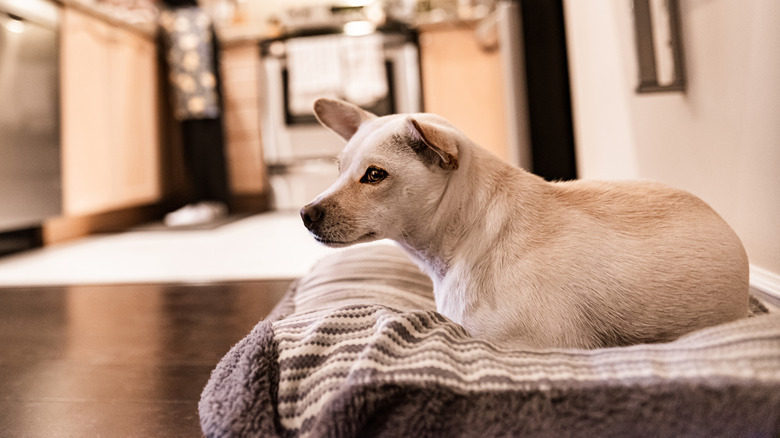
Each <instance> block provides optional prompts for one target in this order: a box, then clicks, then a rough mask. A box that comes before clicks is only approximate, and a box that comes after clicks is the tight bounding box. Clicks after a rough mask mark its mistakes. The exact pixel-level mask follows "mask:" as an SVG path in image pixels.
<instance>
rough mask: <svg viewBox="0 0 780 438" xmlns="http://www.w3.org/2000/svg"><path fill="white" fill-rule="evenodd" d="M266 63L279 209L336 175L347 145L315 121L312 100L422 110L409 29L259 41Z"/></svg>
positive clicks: (269, 142)
mask: <svg viewBox="0 0 780 438" xmlns="http://www.w3.org/2000/svg"><path fill="white" fill-rule="evenodd" d="M261 58H262V69H261V72H262V73H261V75H262V78H261V84H262V86H261V90H262V91H261V111H260V112H261V122H262V137H263V151H264V152H263V154H264V159H265V163H266V165H267V166H268V175H269V182H270V186H271V191H272V195H273V204H274V206H275V208H276V209H278V210H298V209H300V208H301V207H302V206H303V205H305V204H306V203H307V202H309V201H311V200H312V199H314V197H316V196H317V195H318V194H319V193H321V192H322V191H323V190H325V189H326V188H328V187H329V186H330V185H331V184H332V183H333V182H334V181H335V180H336V178H337V176H338V169H337V166H336V163H335V157H336V156H337V155H338V153H339V152H340V151H341V149H342V148H343V147H344V140H343V139H342V138H341V137H339V136H337V135H336V134H334V133H333V132H331V131H329V130H328V129H326V128H324V127H322V126H321V125H320V124H319V123H318V122H317V120H316V118H315V117H314V114H313V112H312V109H311V103H312V101H313V100H314V99H315V98H317V97H338V98H341V99H344V100H347V101H351V102H352V103H355V104H357V105H359V106H361V107H363V108H365V109H366V110H368V111H371V112H373V113H375V114H377V115H380V116H381V115H387V114H394V113H414V112H420V111H421V110H422V94H421V90H420V66H419V52H418V45H417V38H416V34H415V33H414V32H413V31H412V30H409V29H408V28H403V27H402V28H398V29H390V28H388V29H380V30H377V31H374V32H372V33H370V34H367V35H362V36H351V35H348V34H345V33H342V32H309V33H306V34H305V35H302V34H292V35H287V36H283V37H280V38H275V39H270V40H265V41H262V42H261ZM345 65H346V66H347V67H346V68H345Z"/></svg>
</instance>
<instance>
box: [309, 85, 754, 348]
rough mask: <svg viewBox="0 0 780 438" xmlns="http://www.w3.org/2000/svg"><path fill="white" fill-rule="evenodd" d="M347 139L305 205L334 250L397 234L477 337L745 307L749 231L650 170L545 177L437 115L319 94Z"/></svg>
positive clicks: (619, 336) (630, 339)
mask: <svg viewBox="0 0 780 438" xmlns="http://www.w3.org/2000/svg"><path fill="white" fill-rule="evenodd" d="M315 113H316V115H317V117H318V119H319V120H320V122H321V123H322V124H324V125H325V126H327V127H329V128H330V129H332V130H333V131H335V132H336V133H338V134H339V135H341V136H342V137H343V138H345V139H346V140H348V143H347V145H346V146H345V148H344V151H343V152H342V153H341V156H340V158H339V166H340V176H339V179H338V180H337V181H336V182H335V183H334V184H333V186H332V187H330V188H329V189H328V190H327V191H325V192H324V193H322V194H321V195H320V196H319V197H318V198H317V199H316V200H314V201H313V202H312V203H310V204H308V205H307V206H306V207H304V208H303V209H302V210H301V216H302V218H303V221H304V223H305V225H306V227H307V228H308V229H309V230H310V231H311V232H312V234H313V235H314V237H315V238H316V239H317V240H318V241H320V242H322V243H324V244H326V245H330V246H335V247H337V246H346V245H351V244H354V243H358V242H366V241H370V240H375V239H380V238H389V239H392V240H395V241H396V242H398V243H399V244H400V245H401V247H403V248H404V249H405V250H406V251H407V252H408V253H409V254H410V255H411V256H412V258H413V259H415V260H416V261H417V263H418V264H419V265H420V266H421V268H422V269H423V270H424V271H425V272H426V273H427V274H428V275H429V276H430V277H431V279H432V280H433V284H434V295H435V298H436V306H437V309H438V311H439V312H440V313H442V314H444V315H445V316H447V317H449V318H450V319H452V320H453V321H455V322H457V323H459V324H461V325H463V327H465V328H466V329H467V330H468V331H469V332H470V333H471V334H472V335H473V336H475V337H480V338H485V339H490V340H493V341H496V342H499V343H505V344H514V345H523V346H531V347H577V348H595V347H606V346H617V345H628V344H636V343H644V342H663V341H670V340H673V339H675V338H677V337H679V336H680V335H682V334H685V333H687V332H690V331H693V330H696V329H699V328H702V327H707V326H711V325H715V324H719V323H722V322H726V321H731V320H734V319H737V318H742V317H745V316H746V315H747V304H748V261H747V256H746V254H745V250H744V248H743V247H742V244H741V243H740V240H739V238H738V237H737V236H736V234H735V233H734V232H733V231H732V230H731V228H730V227H729V226H728V225H727V224H726V223H725V222H724V221H723V219H721V218H720V217H719V216H718V215H717V213H715V212H714V211H713V210H712V209H711V208H710V207H709V206H708V205H707V204H705V203H704V202H703V201H701V200H700V199H698V198H696V197H695V196H693V195H691V194H689V193H686V192H683V191H680V190H675V189H672V188H669V187H666V186H664V185H661V184H657V183H650V182H611V183H608V182H590V181H572V182H562V183H548V182H546V181H544V180H543V179H541V178H539V177H538V176H535V175H533V174H530V173H528V172H525V171H523V170H521V169H519V168H516V167H513V166H511V165H509V164H507V163H505V162H504V161H502V160H500V159H499V158H497V157H495V156H493V155H491V154H490V153H489V152H488V151H486V150H485V149H482V148H481V147H479V146H477V145H476V144H474V143H473V142H472V141H470V140H469V139H468V138H466V137H465V136H464V135H463V134H462V133H461V132H460V131H458V130H457V129H456V128H455V127H453V126H452V125H450V124H449V123H448V122H447V121H446V120H444V119H443V118H441V117H439V116H436V115H432V114H414V115H391V116H386V117H380V118H377V117H376V116H374V115H373V114H370V113H368V112H366V111H363V110H362V109H360V108H358V107H356V106H354V105H351V104H349V103H346V102H343V101H337V100H326V99H320V100H318V101H317V102H316V103H315Z"/></svg>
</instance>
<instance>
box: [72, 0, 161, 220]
mask: <svg viewBox="0 0 780 438" xmlns="http://www.w3.org/2000/svg"><path fill="white" fill-rule="evenodd" d="M61 48H62V54H61V78H62V79H61V81H62V82H61V89H62V100H61V105H62V166H63V169H62V172H63V211H64V215H65V216H80V215H88V214H94V213H101V212H106V211H110V210H116V209H120V208H126V207H132V206H136V205H142V204H147V203H153V202H157V201H158V200H159V199H160V195H161V193H160V169H159V167H160V164H159V150H160V141H159V125H158V87H157V57H156V49H155V45H154V42H153V41H152V39H151V38H150V37H148V36H145V35H142V34H140V33H138V32H134V31H132V30H129V29H124V28H120V27H116V26H112V25H110V24H108V23H106V22H104V21H102V20H100V19H97V18H94V17H92V16H89V15H87V14H84V13H82V12H79V11H75V10H72V9H69V8H65V9H64V12H63V16H62V40H61Z"/></svg>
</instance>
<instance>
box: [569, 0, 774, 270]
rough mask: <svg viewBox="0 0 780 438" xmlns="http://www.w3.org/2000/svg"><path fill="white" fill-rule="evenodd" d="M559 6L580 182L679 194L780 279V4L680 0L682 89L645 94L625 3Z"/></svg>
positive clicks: (604, 0) (603, 0) (598, 0)
mask: <svg viewBox="0 0 780 438" xmlns="http://www.w3.org/2000/svg"><path fill="white" fill-rule="evenodd" d="M564 4H565V13H566V30H567V34H568V35H567V38H568V45H569V57H570V64H571V65H570V68H571V77H572V79H571V81H572V97H573V105H574V117H575V136H576V143H577V159H578V161H579V162H578V167H579V168H578V170H579V174H580V176H581V177H583V178H598V179H627V178H632V179H633V178H644V179H654V180H658V181H662V182H665V183H668V184H670V185H673V186H676V187H679V188H682V189H685V190H688V191H690V192H692V193H694V194H696V195H697V196H699V197H701V198H702V199H704V200H705V201H707V202H708V203H709V204H710V205H711V206H712V207H713V208H714V209H715V210H717V211H718V212H719V213H720V214H721V216H723V218H724V219H725V220H726V221H727V222H728V223H729V224H730V225H731V226H732V227H733V228H734V229H735V230H736V231H737V233H738V234H739V236H740V238H741V239H742V242H743V243H744V245H745V248H746V249H747V252H748V255H749V257H750V261H751V264H753V265H754V266H757V267H760V268H763V269H765V270H769V271H772V272H774V273H780V26H778V23H780V1H777V0H749V1H745V0H682V1H680V6H681V18H682V34H683V44H684V46H685V62H686V69H687V79H688V90H687V92H686V93H684V94H683V93H659V94H643V95H639V94H635V92H634V90H635V88H636V85H637V78H638V74H637V67H636V53H635V48H634V33H633V32H634V31H633V18H632V11H631V2H629V1H614V0H565V2H564Z"/></svg>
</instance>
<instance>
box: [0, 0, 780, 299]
mask: <svg viewBox="0 0 780 438" xmlns="http://www.w3.org/2000/svg"><path fill="white" fill-rule="evenodd" d="M191 7H198V8H199V11H202V12H203V13H204V14H205V17H207V19H208V21H203V22H202V23H201V22H200V21H197V20H196V21H193V23H195V22H198V23H201V24H203V26H204V27H203V28H202V29H201V33H200V34H199V35H200V36H199V38H201V37H202V39H200V40H197V39H195V40H188V39H186V38H185V39H182V40H175V37H172V36H171V35H173V34H175V33H176V32H183V31H184V30H186V29H187V26H188V24H187V23H184V22H181V21H180V20H179V18H176V17H178V16H175V17H174V18H171V19H169V20H168V22H167V23H168V25H167V27H166V24H165V23H166V18H165V11H169V12H170V11H176V10H181V9H182V8H191ZM199 20H200V19H199ZM778 21H780V4H779V3H778V2H777V1H775V0H754V1H750V2H744V1H741V0H680V1H679V2H678V1H674V0H634V1H630V0H621V1H614V0H522V1H509V0H384V1H381V0H374V1H371V0H344V1H339V0H317V1H315V0H295V1H284V2H282V1H266V0H201V1H200V2H197V3H196V2H194V1H193V2H186V1H179V2H177V1H166V2H163V1H153V0H0V102H1V103H2V105H0V253H1V254H4V257H0V284H3V285H18V284H62V283H68V282H76V283H84V282H90V281H91V282H133V281H187V280H191V281H214V280H230V279H248V278H294V277H296V276H299V275H301V273H302V272H305V270H306V269H307V268H308V266H309V265H310V263H311V262H312V261H313V260H315V259H316V258H317V257H319V256H320V255H322V254H325V253H327V251H326V250H325V249H324V248H321V247H318V246H316V245H315V244H314V243H313V242H312V240H311V239H310V238H309V237H308V236H307V235H306V233H305V230H303V227H302V226H301V225H300V222H299V221H300V219H299V218H298V217H297V211H298V209H299V208H300V207H301V206H302V205H304V204H305V203H306V202H308V201H309V200H311V199H312V198H313V197H314V196H316V194H318V193H319V192H320V191H321V190H323V189H324V188H325V187H327V186H328V185H329V184H330V183H331V182H332V181H333V180H334V179H335V175H336V169H335V165H334V162H333V157H334V156H335V154H336V153H338V151H339V150H340V149H341V147H342V146H343V143H342V141H341V140H340V139H339V138H338V137H336V136H335V135H333V134H332V133H330V132H328V131H326V130H325V129H323V128H321V127H320V126H319V125H318V124H317V123H316V120H315V119H314V118H313V115H312V113H311V110H310V107H311V102H312V101H313V100H314V99H315V98H316V97H320V96H331V97H339V98H344V99H347V100H350V101H352V102H354V103H356V104H359V105H361V106H363V107H365V108H367V109H370V110H371V111H374V112H376V113H378V114H388V113H395V112H421V111H425V112H434V113H439V114H441V115H443V116H445V117H447V118H448V119H450V120H451V121H452V122H453V123H454V124H455V125H457V126H459V127H461V128H462V130H463V131H464V132H465V133H466V134H467V135H468V136H470V137H471V138H472V139H474V140H475V141H476V142H477V143H479V144H481V145H482V146H484V147H486V148H488V149H490V150H491V151H493V152H494V153H495V154H497V155H498V156H500V157H501V158H503V159H505V160H507V161H509V162H511V163H513V164H516V165H518V166H521V167H523V168H526V169H528V170H530V171H532V172H535V173H537V174H539V175H541V176H543V177H545V178H547V179H549V180H565V179H573V178H588V179H652V180H658V181H662V182H664V183H667V184H669V185H672V186H675V187H678V188H682V189H685V190H688V191H690V192H692V193H694V194H695V195H697V196H699V197H701V198H703V199H704V200H705V201H707V202H708V203H709V204H710V205H712V207H713V208H714V209H715V210H716V211H718V212H719V213H720V214H721V215H722V216H723V217H724V218H725V219H726V221H727V222H728V223H729V224H730V225H731V226H732V227H733V228H734V229H735V230H736V231H737V233H738V234H739V236H740V237H741V239H742V241H743V243H744V244H745V247H746V248H747V251H748V254H749V257H750V260H751V265H752V274H753V279H754V280H753V281H754V284H758V283H761V284H764V285H769V286H765V288H768V289H772V290H775V291H777V288H778V285H779V284H780V280H778V279H779V278H780V277H779V276H778V273H780V226H778V225H780V221H779V220H778V217H780V171H778V170H779V169H780V123H778V120H780V80H778V78H780V56H778V48H780V28H778V27H777V26H776V23H777V22H778ZM165 29H167V31H166V30H165ZM204 29H205V30H204ZM176 41H179V43H176ZM204 41H205V42H206V43H203V42H204ZM201 43H203V44H201ZM175 44H181V47H183V48H184V49H185V55H186V54H187V53H190V52H186V50H190V51H191V52H192V53H195V54H196V55H197V56H196V57H195V55H192V56H191V57H190V58H187V57H186V56H185V58H184V61H183V62H184V63H185V64H183V65H185V66H186V63H187V62H190V63H192V66H195V65H196V64H198V62H199V61H202V62H201V63H200V64H198V65H200V67H198V68H206V70H204V71H203V72H200V71H199V72H200V73H199V76H197V77H195V79H196V82H194V83H195V84H196V85H197V86H198V87H200V86H203V87H212V88H214V89H215V90H216V93H217V94H215V95H210V96H211V97H210V98H211V99H212V101H211V103H212V104H213V107H214V108H215V109H214V112H213V113H211V115H206V116H204V115H203V114H200V115H196V116H192V115H191V114H190V115H189V116H182V115H181V112H177V108H178V107H177V104H178V101H177V99H180V98H181V95H179V94H176V93H177V92H178V91H181V90H182V89H187V88H188V87H189V89H190V90H189V91H192V92H195V93H196V95H195V100H189V101H188V103H189V105H190V106H189V109H190V110H203V109H204V108H206V109H208V108H209V107H208V102H209V101H208V100H206V101H205V102H207V103H206V106H204V103H203V102H204V101H203V100H202V98H203V97H204V96H205V97H207V98H208V97H209V96H207V95H205V94H204V95H202V96H199V95H197V91H193V90H194V88H193V87H194V85H192V84H193V83H192V82H191V80H190V79H189V78H188V77H185V76H182V75H181V74H180V73H176V72H177V70H176V68H178V67H177V66H175V65H174V64H175V60H174V55H173V54H172V53H173V52H172V47H173V46H175ZM199 44H200V45H199ZM204 44H205V45H204ZM207 49H208V50H207ZM179 67H180V66H179ZM209 67H213V70H208V68H209ZM187 68H189V67H187ZM193 68H195V67H193ZM204 72H205V73H204ZM204 75H205V76H204ZM193 77H194V76H193ZM185 91H186V90H185ZM191 98H192V96H190V99H191ZM206 112H208V111H206ZM204 119H208V120H213V121H215V122H214V126H216V128H215V129H216V130H214V131H209V132H212V133H214V135H215V136H216V137H215V138H219V139H221V140H219V141H211V140H209V141H205V143H206V147H207V148H208V150H207V151H204V150H200V149H197V147H195V146H193V145H192V144H194V143H197V141H196V140H197V139H198V138H200V139H201V140H203V139H204V138H208V137H204V136H203V135H201V134H193V132H196V133H197V132H200V131H197V130H195V131H193V130H192V126H191V125H200V124H202V123H201V122H202V121H203V120H204ZM192 120H196V121H197V122H196V123H194V124H193V123H190V122H191V121H192ZM193 137H194V140H193ZM193 142H194V143H193ZM201 143H204V142H203V141H201ZM193 156H194V157H195V159H193ZM204 175H206V176H204ZM215 175H216V176H215ZM205 182H208V184H210V187H205V188H204V184H205ZM214 187H217V189H214ZM212 189H213V190H212ZM204 190H205V192H208V191H209V190H211V192H210V193H217V194H215V195H213V196H212V195H204V194H203V193H205V192H204ZM202 201H209V202H211V201H215V202H212V203H211V204H208V206H209V208H205V207H203V206H204V204H203V202H202ZM215 205H216V207H214V206H215ZM187 206H190V207H192V206H196V207H198V208H201V209H200V210H198V209H197V208H195V207H193V208H192V209H190V210H188V211H189V212H188V213H187V212H185V213H186V214H184V215H183V216H182V215H179V216H177V217H173V216H171V215H170V214H171V213H172V212H177V211H181V210H182V208H184V207H187ZM204 208H205V210H204ZM187 215H189V216H187ZM152 272H153V273H152Z"/></svg>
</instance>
